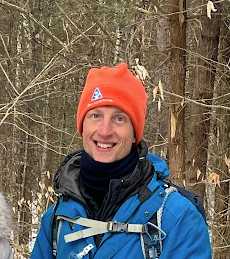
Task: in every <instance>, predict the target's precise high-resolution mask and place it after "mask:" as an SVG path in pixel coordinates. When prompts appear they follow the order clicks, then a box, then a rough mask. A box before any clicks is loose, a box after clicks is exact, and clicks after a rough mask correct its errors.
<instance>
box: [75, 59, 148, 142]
mask: <svg viewBox="0 0 230 259" xmlns="http://www.w3.org/2000/svg"><path fill="white" fill-rule="evenodd" d="M146 104H147V94H146V92H145V88H144V86H143V84H142V82H141V81H140V80H139V79H138V78H137V77H136V76H134V75H133V74H132V73H131V71H129V70H128V67H127V64H126V63H121V64H119V65H118V66H117V67H115V68H111V67H102V68H100V69H98V68H91V69H90V71H89V74H88V76H87V79H86V84H85V87H84V89H83V92H82V95H81V99H80V102H79V106H78V111H77V129H78V132H79V133H80V135H81V136H82V131H83V129H82V124H83V120H84V117H85V115H86V113H87V112H88V111H89V110H91V109H93V108H96V107H99V106H108V105H110V106H116V107H118V108H120V109H121V110H123V111H124V112H125V113H127V114H128V115H129V117H130V119H131V121H132V123H133V127H134V130H135V137H136V143H135V144H136V145H138V143H139V142H140V140H141V138H142V135H143V131H144V126H145V113H146Z"/></svg>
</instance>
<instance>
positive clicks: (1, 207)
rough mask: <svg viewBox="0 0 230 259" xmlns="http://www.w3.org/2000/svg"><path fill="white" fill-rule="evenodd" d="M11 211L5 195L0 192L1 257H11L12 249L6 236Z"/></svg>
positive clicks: (10, 258)
mask: <svg viewBox="0 0 230 259" xmlns="http://www.w3.org/2000/svg"><path fill="white" fill-rule="evenodd" d="M11 226H12V222H11V211H10V209H9V207H8V205H7V202H6V200H5V197H4V196H3V194H2V193H1V192H0V252H1V256H0V258H1V259H13V249H12V247H11V246H10V244H9V242H8V241H7V239H6V237H7V236H8V235H9V233H10V231H11Z"/></svg>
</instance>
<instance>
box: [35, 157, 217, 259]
mask: <svg viewBox="0 0 230 259" xmlns="http://www.w3.org/2000/svg"><path fill="white" fill-rule="evenodd" d="M146 155H147V154H146ZM145 158H146V157H145ZM71 159H73V157H70V158H67V159H66V160H65V162H64V166H63V165H62V166H61V173H60V172H59V173H60V175H62V174H64V171H66V164H69V165H72V163H73V161H72V162H71ZM146 160H147V161H149V163H147V164H148V166H150V165H151V164H153V165H154V168H155V171H158V172H161V173H162V174H163V175H164V176H165V177H167V176H168V175H169V171H168V168H167V166H166V163H165V162H164V161H163V160H161V159H160V158H158V157H156V156H154V155H152V154H148V158H147V159H146ZM145 166H146V165H145ZM60 175H59V176H60ZM63 177H64V176H63ZM64 180H65V181H63V182H66V181H67V179H66V178H65V177H64ZM70 185H71V183H70ZM65 188H66V189H67V188H69V186H68V185H66V186H65ZM65 188H64V186H62V187H60V189H62V191H60V192H62V193H64V192H65V191H66V189H65ZM64 189H65V190H64ZM141 192H142V193H141V194H140V193H136V194H134V195H132V196H130V197H129V198H128V199H127V200H125V201H124V203H123V204H122V205H121V206H120V208H119V209H118V210H117V211H116V214H115V215H114V217H113V221H117V222H128V223H129V224H145V223H147V222H148V221H149V220H150V218H151V217H152V216H153V215H154V213H155V212H156V211H157V210H158V209H159V208H160V207H161V205H162V202H163V200H164V197H165V195H166V192H165V190H164V188H163V187H162V182H160V181H157V179H156V174H154V175H152V179H151V181H150V182H148V185H147V186H146V187H144V186H143V188H142V189H141ZM147 193H148V195H147ZM145 194H146V195H147V196H146V195H145ZM149 194H151V195H149ZM75 197H79V199H77V198H74V199H68V201H62V200H61V201H60V203H59V206H58V208H57V210H56V215H61V216H66V217H68V218H71V219H77V218H79V217H83V218H87V217H88V212H87V209H86V207H85V205H84V203H83V201H82V200H81V199H82V198H80V193H79V192H78V193H77V194H76V196H75ZM141 197H142V198H141ZM143 197H145V198H143ZM146 197H147V198H146ZM53 210H54V205H53V206H51V207H50V208H49V209H48V211H47V212H46V213H45V214H44V216H43V218H42V221H41V227H40V231H39V233H38V236H37V239H36V242H35V246H34V249H33V251H32V254H31V259H53V258H54V257H53V255H52V246H51V242H52V241H51V230H50V226H51V219H52V216H53ZM82 229H85V227H82V226H80V225H78V224H70V223H69V222H67V221H62V227H61V228H60V233H58V236H59V238H58V245H57V259H74V258H81V257H77V254H79V253H81V252H82V251H83V249H84V248H85V247H87V246H88V245H90V244H91V245H92V246H93V249H92V250H91V251H90V252H89V253H88V254H86V255H85V256H84V257H82V258H83V259H90V258H94V259H109V258H113V259H122V258H128V259H134V258H135V259H137V258H138V259H141V258H143V259H144V258H145V257H144V255H143V251H142V243H141V238H140V234H139V233H126V232H121V233H111V232H107V233H105V234H104V236H103V239H102V241H101V243H100V246H99V248H97V247H96V245H95V242H94V238H93V237H92V236H90V237H87V238H83V239H80V240H77V241H73V242H69V243H65V240H64V236H65V235H67V234H70V233H73V232H76V231H79V230H82ZM162 230H163V231H164V232H165V233H166V238H165V239H164V241H163V251H162V253H161V256H160V259H178V258H179V259H211V258H212V257H211V246H210V241H209V234H208V229H207V226H206V223H205V221H204V219H203V217H202V216H201V214H200V213H199V212H198V211H197V209H196V208H195V206H194V205H193V204H192V203H191V202H190V201H189V200H188V199H186V198H184V197H183V196H181V195H180V194H179V193H177V192H174V193H172V194H170V195H169V197H168V199H167V201H166V203H165V206H164V209H163V214H162Z"/></svg>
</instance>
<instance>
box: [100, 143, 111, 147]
mask: <svg viewBox="0 0 230 259" xmlns="http://www.w3.org/2000/svg"><path fill="white" fill-rule="evenodd" d="M97 146H98V147H100V148H110V147H112V146H113V145H112V144H103V143H97Z"/></svg>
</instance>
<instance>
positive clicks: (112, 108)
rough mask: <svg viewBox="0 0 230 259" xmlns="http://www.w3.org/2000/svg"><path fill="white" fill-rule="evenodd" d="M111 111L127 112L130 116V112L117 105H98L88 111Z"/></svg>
mask: <svg viewBox="0 0 230 259" xmlns="http://www.w3.org/2000/svg"><path fill="white" fill-rule="evenodd" d="M96 111H97V112H105V113H106V112H109V113H123V114H126V115H127V116H128V114H127V113H126V112H124V111H123V110H122V109H120V108H118V107H116V106H109V105H107V106H100V107H96V108H93V109H91V110H89V111H88V112H96Z"/></svg>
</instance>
